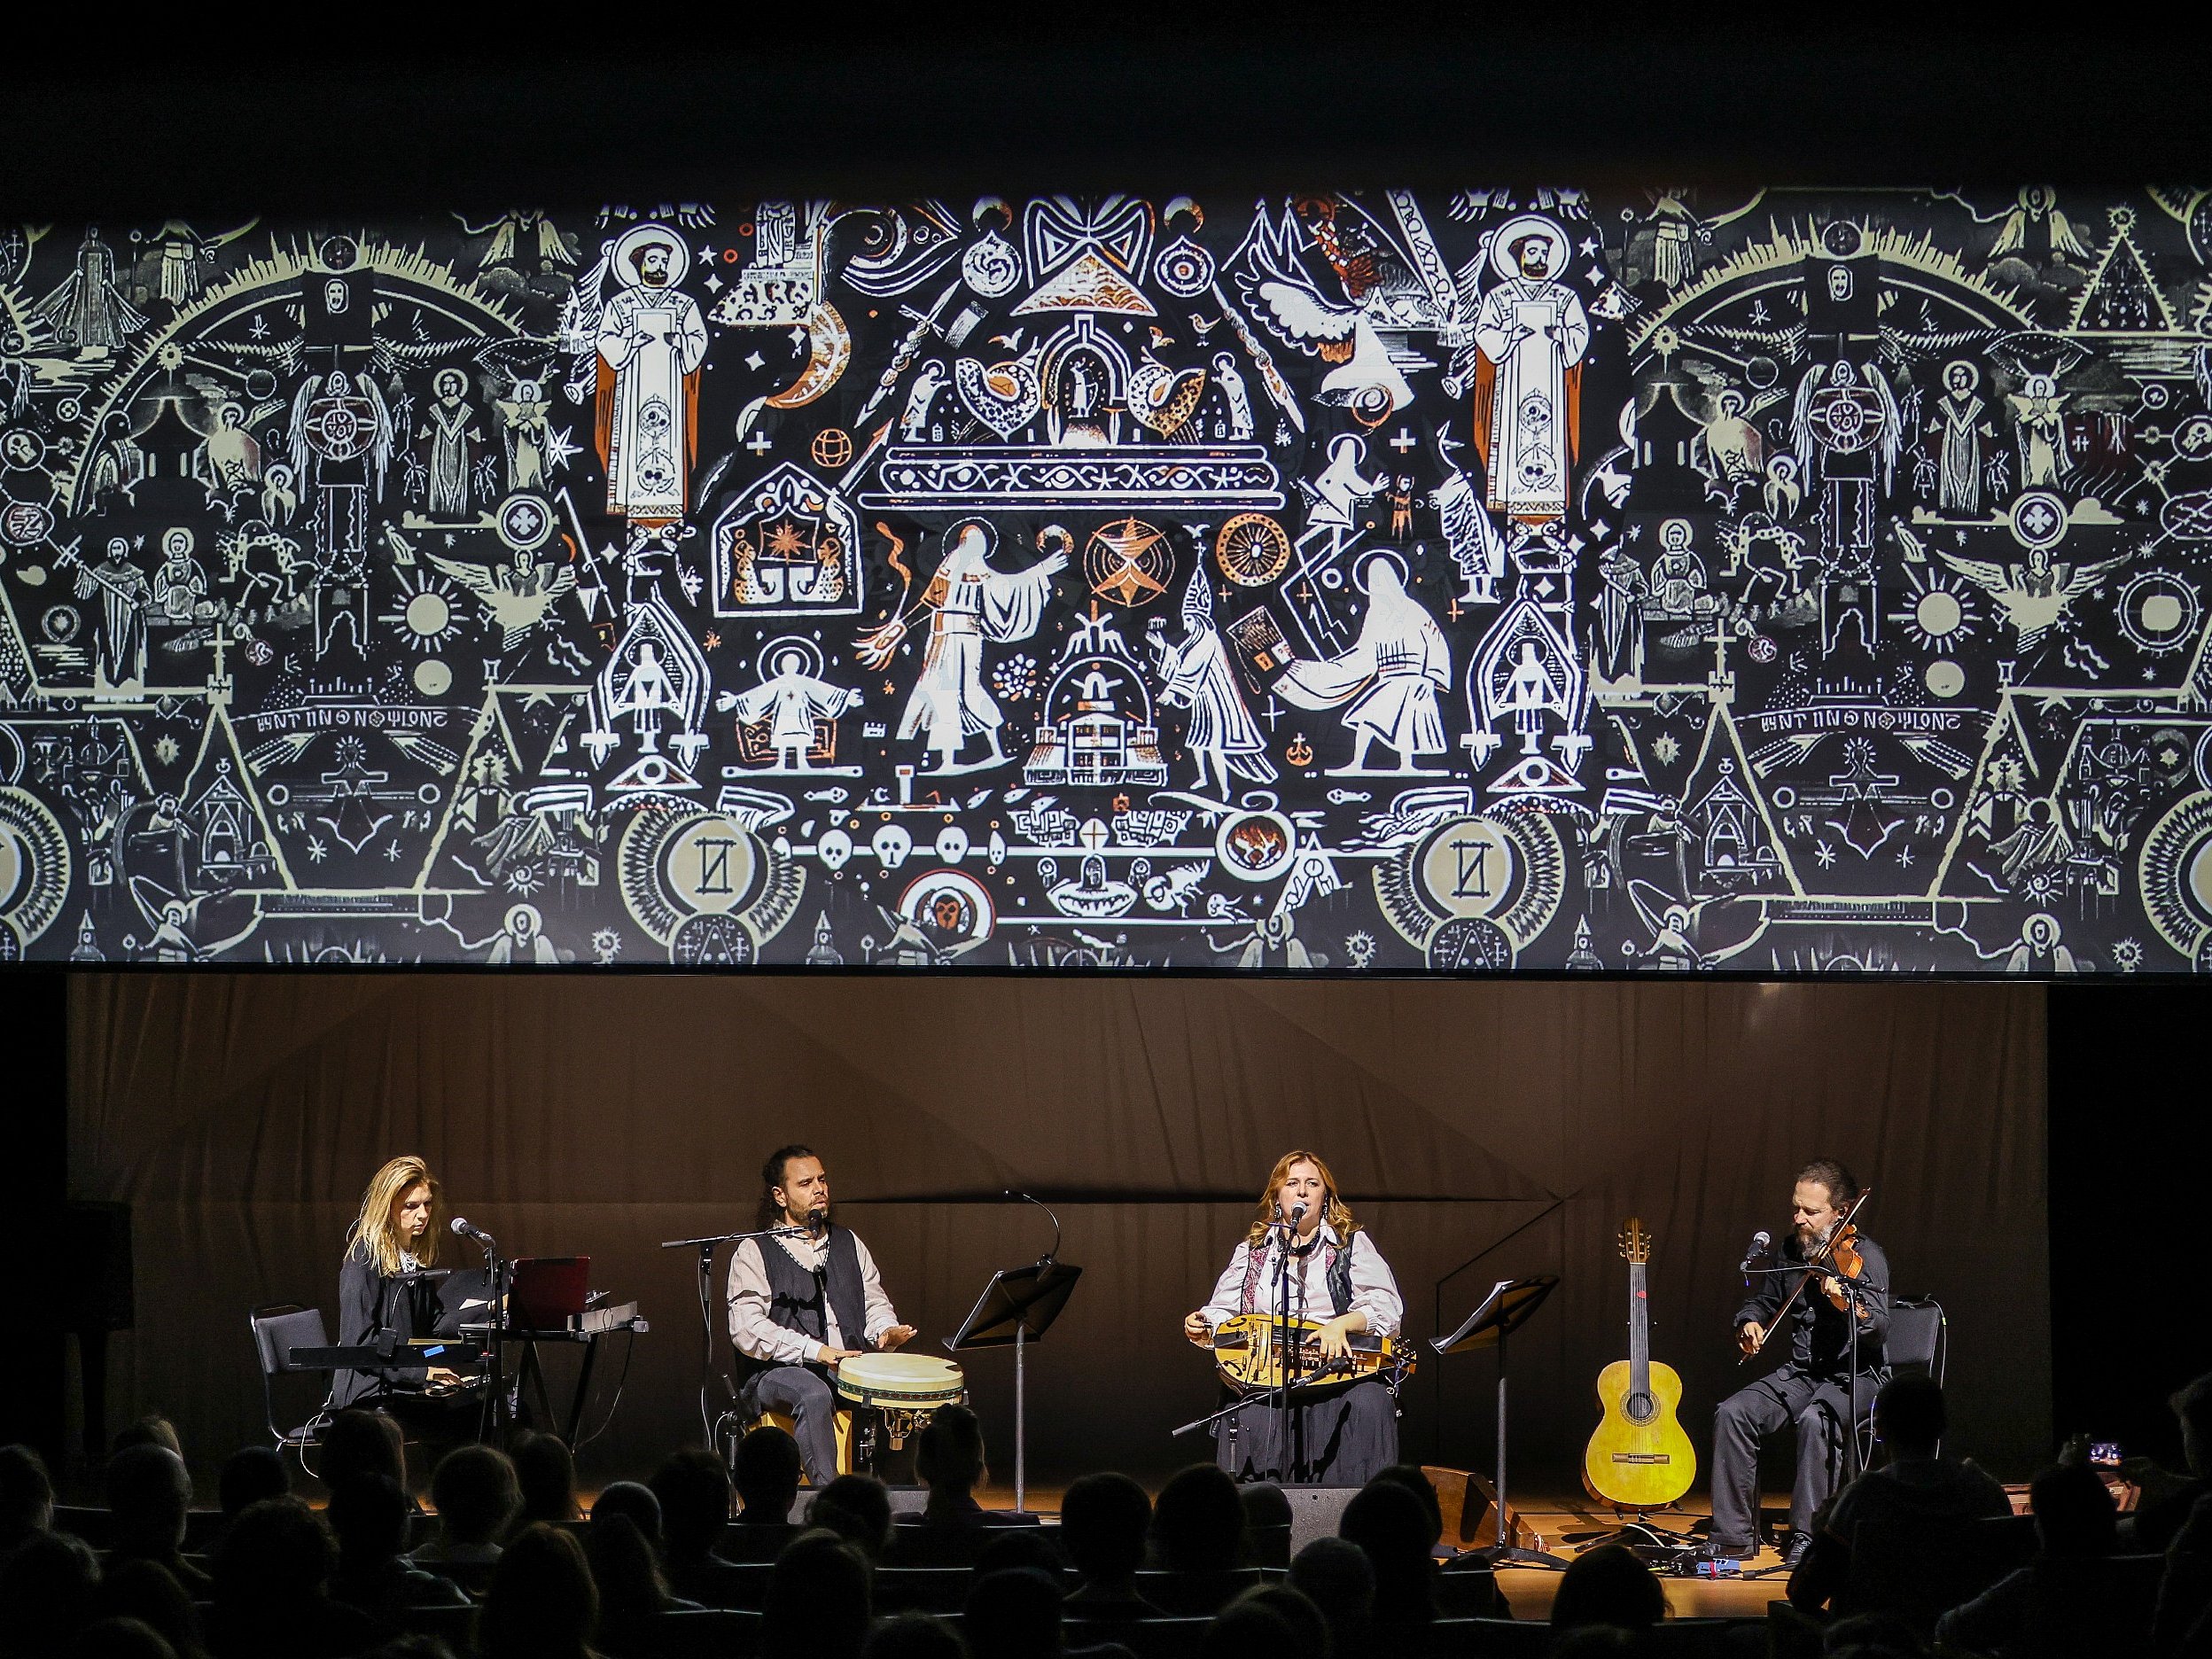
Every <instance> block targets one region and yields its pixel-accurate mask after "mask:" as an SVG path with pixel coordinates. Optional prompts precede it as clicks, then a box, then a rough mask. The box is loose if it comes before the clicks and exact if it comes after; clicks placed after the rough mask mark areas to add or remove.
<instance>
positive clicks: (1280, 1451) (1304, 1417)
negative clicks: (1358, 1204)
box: [1183, 1152, 1406, 1486]
mask: <svg viewBox="0 0 2212 1659" xmlns="http://www.w3.org/2000/svg"><path fill="white" fill-rule="evenodd" d="M1285 1250H1288V1252H1289V1274H1288V1288H1289V1305H1290V1306H1289V1311H1290V1317H1291V1318H1293V1319H1311V1320H1315V1321H1317V1322H1318V1323H1319V1324H1320V1331H1319V1333H1318V1335H1317V1336H1316V1339H1315V1340H1316V1344H1317V1345H1318V1347H1319V1349H1320V1357H1321V1359H1343V1358H1344V1357H1345V1355H1346V1354H1347V1353H1348V1352H1349V1351H1350V1339H1351V1337H1353V1336H1361V1335H1366V1336H1396V1335H1397V1334H1398V1326H1399V1324H1400V1322H1401V1321H1403V1320H1404V1319H1405V1317H1406V1304H1405V1301H1404V1300H1403V1298H1401V1297H1399V1296H1398V1281H1397V1280H1396V1279H1394V1278H1392V1277H1391V1275H1390V1264H1389V1263H1388V1262H1385V1261H1384V1260H1383V1252H1382V1251H1381V1250H1377V1249H1376V1248H1375V1239H1374V1237H1373V1236H1372V1235H1369V1234H1367V1233H1366V1232H1364V1231H1362V1230H1361V1228H1360V1226H1359V1223H1358V1222H1357V1221H1355V1220H1353V1219H1351V1211H1350V1210H1348V1209H1346V1208H1345V1207H1344V1200H1343V1199H1342V1198H1340V1197H1339V1196H1337V1193H1336V1177H1335V1176H1333V1175H1331V1174H1330V1173H1329V1172H1328V1164H1324V1163H1322V1162H1321V1160H1320V1158H1318V1157H1315V1156H1314V1155H1313V1154H1312V1153H1311V1152H1286V1153H1284V1154H1283V1156H1282V1157H1281V1158H1279V1159H1277V1160H1276V1163H1275V1167H1274V1170H1273V1173H1271V1174H1270V1175H1269V1176H1268V1177H1267V1186H1266V1190H1265V1191H1263V1192H1262V1193H1261V1194H1260V1196H1259V1211H1258V1215H1257V1216H1256V1217H1255V1218H1254V1219H1253V1221H1252V1225H1251V1229H1250V1232H1249V1233H1247V1234H1246V1235H1245V1237H1244V1240H1243V1242H1241V1243H1240V1244H1238V1245H1237V1247H1236V1253H1235V1255H1233V1256H1231V1257H1230V1258H1229V1266H1228V1271H1227V1273H1223V1274H1222V1275H1221V1278H1220V1281H1219V1283H1217V1284H1216V1285H1215V1286H1214V1287H1213V1296H1212V1297H1211V1300H1209V1301H1208V1302H1207V1304H1206V1305H1205V1306H1203V1307H1202V1308H1200V1309H1199V1310H1198V1311H1197V1312H1195V1313H1193V1314H1191V1315H1190V1316H1189V1317H1188V1318H1187V1319H1185V1320H1183V1335H1185V1336H1188V1337H1189V1338H1190V1340H1191V1341H1192V1342H1194V1343H1196V1344H1198V1345H1199V1346H1200V1347H1202V1348H1204V1347H1211V1344H1212V1341H1213V1332H1214V1328H1215V1327H1216V1326H1218V1325H1219V1324H1220V1323H1221V1321H1222V1320H1226V1319H1229V1318H1231V1317H1233V1316H1234V1315H1235V1314H1238V1313H1262V1314H1270V1313H1280V1312H1281V1300H1282V1295H1283V1288H1284V1283H1285V1280H1284V1278H1283V1266H1284V1252H1285ZM1291 1398H1292V1406H1291V1409H1290V1411H1289V1414H1287V1415H1288V1422H1287V1424H1286V1422H1285V1421H1284V1414H1281V1413H1279V1412H1278V1411H1277V1410H1276V1409H1275V1408H1274V1406H1273V1405H1272V1404H1271V1403H1270V1397H1269V1396H1266V1395H1258V1396H1255V1397H1254V1398H1253V1401H1252V1403H1251V1404H1250V1405H1249V1406H1246V1408H1245V1409H1244V1410H1242V1411H1241V1412H1238V1413H1236V1414H1235V1415H1233V1416H1231V1417H1229V1418H1227V1420H1225V1421H1223V1422H1222V1423H1220V1424H1219V1425H1218V1426H1217V1427H1216V1428H1215V1430H1214V1433H1215V1436H1216V1438H1217V1441H1218V1445H1219V1456H1220V1462H1221V1467H1222V1468H1226V1469H1227V1470H1228V1471H1229V1472H1230V1473H1231V1474H1232V1475H1235V1476H1239V1477H1240V1478H1258V1479H1267V1480H1294V1481H1312V1482H1325V1483H1327V1484H1329V1485H1332V1486H1337V1485H1343V1486H1358V1485H1363V1484H1366V1482H1367V1478H1368V1477H1369V1476H1372V1475H1374V1474H1375V1472H1376V1471H1377V1470H1379V1469H1382V1468H1387V1467H1388V1466H1389V1465H1390V1464H1392V1463H1395V1462H1396V1461H1398V1403H1397V1401H1396V1399H1394V1398H1392V1396H1391V1394H1390V1390H1389V1388H1388V1387H1386V1386H1385V1385H1384V1383H1383V1380H1382V1379H1381V1378H1380V1377H1372V1376H1371V1377H1367V1378H1363V1379H1361V1380H1359V1381H1358V1382H1353V1383H1333V1384H1324V1385H1320V1386H1312V1387H1303V1388H1300V1389H1298V1390H1297V1391H1296V1392H1295V1393H1294V1394H1293V1395H1292V1397H1291ZM1286 1427H1287V1429H1288V1431H1289V1436H1290V1444H1289V1445H1288V1446H1285V1445H1283V1444H1282V1439H1283V1434H1284V1431H1285V1429H1286Z"/></svg>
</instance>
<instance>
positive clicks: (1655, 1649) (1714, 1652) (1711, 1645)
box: [1636, 1618, 1766, 1659]
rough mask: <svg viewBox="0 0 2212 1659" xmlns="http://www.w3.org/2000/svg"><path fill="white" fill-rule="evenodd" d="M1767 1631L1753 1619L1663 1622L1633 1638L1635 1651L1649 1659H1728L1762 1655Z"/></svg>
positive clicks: (1698, 1619)
mask: <svg viewBox="0 0 2212 1659" xmlns="http://www.w3.org/2000/svg"><path fill="white" fill-rule="evenodd" d="M1765 1641H1766V1628H1765V1624H1764V1621H1763V1620H1760V1619H1755V1618H1679V1619H1662V1620H1661V1621H1660V1622H1659V1623H1658V1624H1654V1625H1653V1626H1652V1627H1651V1628H1650V1629H1649V1630H1647V1631H1644V1632H1641V1633H1640V1634H1639V1635H1638V1637H1637V1638H1636V1651H1637V1652H1638V1653H1639V1654H1647V1655H1650V1656H1651V1659H1727V1655H1733V1654H1741V1653H1764V1651H1765Z"/></svg>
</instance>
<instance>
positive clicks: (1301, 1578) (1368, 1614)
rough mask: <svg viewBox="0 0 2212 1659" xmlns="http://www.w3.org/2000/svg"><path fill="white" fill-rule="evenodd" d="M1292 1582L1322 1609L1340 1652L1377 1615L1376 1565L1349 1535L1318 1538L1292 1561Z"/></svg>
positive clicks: (1349, 1647) (1350, 1647) (1353, 1648)
mask: <svg viewBox="0 0 2212 1659" xmlns="http://www.w3.org/2000/svg"><path fill="white" fill-rule="evenodd" d="M1290 1583H1291V1585H1293V1587H1295V1588H1296V1589H1297V1590H1298V1591H1299V1592H1300V1593H1302V1594H1304V1595H1305V1598H1306V1600H1307V1601H1311V1602H1312V1603H1313V1605H1314V1606H1315V1607H1317V1608H1320V1613H1321V1617H1322V1618H1323V1619H1325V1620H1326V1621H1327V1622H1328V1630H1329V1635H1330V1637H1331V1638H1332V1640H1333V1642H1334V1645H1335V1647H1336V1651H1337V1652H1338V1653H1340V1654H1349V1653H1351V1652H1354V1651H1356V1644H1357V1643H1358V1642H1359V1640H1360V1639H1361V1637H1363V1636H1364V1635H1365V1633H1366V1632H1367V1626H1368V1625H1369V1624H1371V1623H1372V1622H1373V1621H1374V1618H1375V1564H1374V1563H1373V1562H1370V1561H1369V1560H1368V1559H1367V1551H1365V1550H1363V1549H1361V1548H1360V1547H1359V1546H1358V1545H1357V1544H1354V1543H1353V1542H1351V1539H1349V1538H1315V1539H1314V1540H1313V1541H1312V1543H1310V1544H1308V1545H1307V1546H1305V1548H1304V1549H1302V1550H1300V1551H1299V1552H1298V1553H1297V1554H1296V1555H1294V1556H1292V1557H1291V1560H1290Z"/></svg>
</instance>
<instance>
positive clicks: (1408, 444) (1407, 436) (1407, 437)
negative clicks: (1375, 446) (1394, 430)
mask: <svg viewBox="0 0 2212 1659" xmlns="http://www.w3.org/2000/svg"><path fill="white" fill-rule="evenodd" d="M1420 441H1421V440H1419V439H1418V438H1416V437H1414V435H1413V433H1411V432H1407V431H1406V429H1405V428H1404V427H1403V426H1401V427H1399V428H1398V435H1397V436H1396V437H1395V438H1393V439H1391V440H1390V448H1393V449H1395V450H1397V451H1398V454H1400V455H1404V454H1405V453H1406V451H1407V450H1408V449H1411V448H1413V447H1414V445H1415V444H1417V443H1419V442H1420Z"/></svg>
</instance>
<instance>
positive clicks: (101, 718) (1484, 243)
mask: <svg viewBox="0 0 2212 1659" xmlns="http://www.w3.org/2000/svg"><path fill="white" fill-rule="evenodd" d="M2208 573H2212V192H2205V191H2177V190H2163V189H2154V190H2113V191H2106V192H2104V193H2101V194H2099V193H2093V192H2083V191H2073V190H2054V189H2052V188H2048V187H2044V186H2037V185H2029V186H2027V187H2024V188H2022V189H2020V190H2018V191H2013V192H2009V193H2006V192H1992V193H1987V194H1978V193H1974V192H1960V191H1878V192H1877V191H1862V192H1855V193H1839V192H1821V191H1800V190H1792V191H1760V192H1750V191H1737V192H1733V193H1726V194H1721V193H1716V192H1713V191H1704V190H1696V189H1690V188H1668V189H1655V190H1650V191H1642V192H1639V193H1637V194H1635V195H1633V196H1620V195H1609V194H1607V193H1604V192H1595V193H1593V192H1585V191H1577V190H1573V189H1568V188H1556V187H1555V188H1534V187H1517V188H1498V189H1468V190H1464V191H1457V192H1441V193H1432V192H1423V193H1420V194H1416V193H1414V192H1408V191H1343V192H1337V193H1315V194H1307V195H1290V196H1271V197H1266V198H1263V199H1257V200H1255V199H1249V198H1246V199H1219V198H1214V199H1205V200H1198V199H1192V198H1190V197H1185V196H1172V195H1158V196H1154V197H1140V196H1136V195H1118V196H1106V197H1096V198H1085V199H1075V198H1043V199H996V198H985V199H981V200H968V199H961V200H956V201H955V200H936V199H926V200H917V201H910V202H898V203H883V204H857V203H846V202H825V201H807V200H797V199H795V200H780V201H779V200H763V201H721V202H713V203H703V202H702V203H684V202H663V203H654V202H651V201H649V200H646V199H637V200H635V201H634V202H632V203H631V204H628V205H606V206H598V207H596V208H595V207H584V208H580V209H575V210H570V211H562V210H559V209H553V210H549V211H541V210H536V209H511V210H492V211H486V212H460V213H443V214H433V213H425V214H424V215H423V216H422V217H421V218H419V219H417V220H413V221H409V222H388V223H379V224H360V223H343V222H326V223H304V222H269V221H257V220H246V221H245V222H197V221H193V222H187V221H184V220H181V219H173V220H168V221H166V222H144V223H131V224H123V223H100V224H94V225H86V224H70V225H60V224H54V225H14V226H6V227H0V954H5V955H6V956H7V957H9V958H12V959H24V960H34V959H35V960H45V961H64V960H75V961H84V962H97V961H105V962H125V961H127V962H157V963H195V962H226V963H230V962H253V963H294V964H305V963H321V962H338V963H361V962H443V963H461V962H480V963H496V964H559V963H576V964H586V965H588V964H595V963H596V964H661V965H666V964H669V963H676V964H682V965H695V966H696V965H720V966H730V967H743V966H746V965H751V964H791V965H806V964H812V965H816V966H846V967H861V966H869V967H884V968H925V969H940V968H954V967H962V968H968V967H990V968H996V969H1006V968H1009V967H1012V968H1017V969H1027V970H1084V969H1098V968H1109V969H1122V968H1128V969H1171V970H1184V971H1188V970H1248V971H1250V970H1259V971H1266V970H1288V971H1301V970H1326V971H1330V972H1344V971H1370V970H1371V971H1378V972H1429V973H1462V972H1495V971H1505V970H1515V969H1520V970H1587V971H1590V972H1601V971H1602V972H1618V971H1623V970H1632V971H1653V970H1664V971H1676V972H1723V973H1773V972H1777V971H1780V972H1813V971H1842V972H1881V973H1933V972H1943V973H1969V974H1972V973H2007V972H2009V973H2021V972H2025V973H2035V974H2055V973H2106V974H2128V973H2137V972H2161V973H2179V972H2189V971H2194V970H2205V969H2212V714H2208V698H2212V664H2208V662H2207V656H2206V653H2207V641H2208V627H2207V617H2206V602H2207V588H2208Z"/></svg>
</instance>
